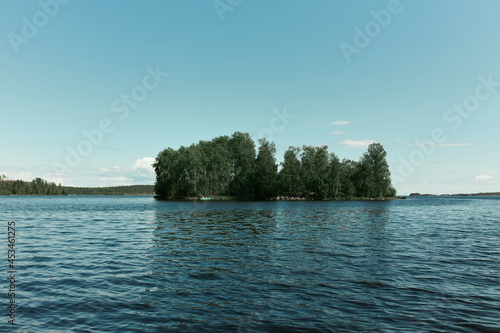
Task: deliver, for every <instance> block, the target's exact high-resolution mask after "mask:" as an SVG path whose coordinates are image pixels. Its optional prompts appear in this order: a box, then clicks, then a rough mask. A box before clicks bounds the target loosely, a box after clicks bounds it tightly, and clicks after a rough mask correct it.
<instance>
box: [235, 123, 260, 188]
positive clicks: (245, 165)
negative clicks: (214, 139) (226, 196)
mask: <svg viewBox="0 0 500 333" xmlns="http://www.w3.org/2000/svg"><path fill="white" fill-rule="evenodd" d="M229 149H230V151H231V155H232V156H231V161H232V170H231V178H232V179H231V183H230V184H229V189H230V194H231V195H235V196H242V197H246V198H249V197H251V196H252V195H253V189H252V176H253V168H254V163H255V142H254V141H253V140H252V138H251V137H250V135H249V134H248V133H241V132H236V133H234V134H233V135H232V136H231V139H230V140H229Z"/></svg>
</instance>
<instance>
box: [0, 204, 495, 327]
mask: <svg viewBox="0 0 500 333" xmlns="http://www.w3.org/2000/svg"><path fill="white" fill-rule="evenodd" d="M0 207H1V208H0V220H1V221H2V224H3V226H2V227H1V229H2V230H3V234H4V236H2V237H1V238H0V239H2V240H3V241H2V242H3V243H4V244H2V245H1V246H2V248H4V250H3V251H2V253H3V256H2V257H0V267H1V269H2V274H3V275H2V277H3V278H2V281H4V282H2V283H0V294H1V295H3V296H2V297H1V298H0V301H1V302H2V305H1V306H0V309H3V310H0V312H2V311H3V312H4V313H2V314H1V318H2V319H1V320H2V321H1V323H0V331H5V332H7V331H12V328H11V326H10V324H8V322H7V321H8V320H9V318H8V317H7V314H8V311H9V310H8V309H7V307H8V304H9V303H8V302H9V298H8V297H7V292H8V289H9V281H8V277H9V275H8V273H7V272H8V270H9V267H8V262H7V245H8V243H7V222H8V221H15V228H16V243H15V244H16V246H15V251H16V253H15V255H16V258H17V261H16V262H15V269H16V274H15V275H16V276H15V279H16V283H15V288H16V295H15V302H16V304H17V306H18V307H17V309H16V317H15V323H16V328H17V329H19V331H25V332H49V331H53V332H56V331H57V332H59V331H74V332H95V331H106V332H109V331H143V332H162V331H165V332H176V331H178V332H199V331H201V332H203V331H206V332H217V331H220V332H293V331H299V332H329V331H331V332H338V331H365V332H368V331H370V332H372V331H376V332H377V331H378V332H389V331H412V332H420V331H422V332H426V331H435V332H439V331H443V332H449V331H456V332H460V331H463V332H475V331H477V332H481V331H482V332H484V331H488V330H491V331H496V332H498V331H500V319H499V318H500V198H494V197H489V198H477V197H476V198H473V197H469V198H467V197H460V198H459V197H446V198H442V197H435V198H434V197H433V198H416V199H412V198H409V199H407V200H398V201H390V202H241V203H234V202H159V201H156V200H154V199H153V198H152V197H115V196H113V197H112V196H69V197H14V196H12V197H0Z"/></svg>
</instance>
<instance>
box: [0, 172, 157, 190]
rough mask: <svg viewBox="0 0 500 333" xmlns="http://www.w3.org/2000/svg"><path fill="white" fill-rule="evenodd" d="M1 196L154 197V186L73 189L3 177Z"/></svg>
mask: <svg viewBox="0 0 500 333" xmlns="http://www.w3.org/2000/svg"><path fill="white" fill-rule="evenodd" d="M0 195H154V186H153V185H129V186H115V187H71V186H62V185H61V184H59V185H56V184H55V183H49V182H47V181H46V180H43V179H41V178H35V179H34V180H32V181H30V182H29V181H24V180H6V177H5V175H2V176H0Z"/></svg>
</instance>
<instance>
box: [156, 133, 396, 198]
mask: <svg viewBox="0 0 500 333" xmlns="http://www.w3.org/2000/svg"><path fill="white" fill-rule="evenodd" d="M259 145H260V147H259V149H258V154H257V156H255V144H254V142H253V140H252V139H251V138H250V136H249V135H248V133H240V132H236V133H234V134H233V135H232V136H231V137H228V136H221V137H217V138H215V139H213V140H212V141H200V142H199V143H198V144H196V145H191V146H190V147H189V148H186V147H180V148H179V149H178V150H174V149H172V148H168V149H165V150H163V151H162V152H160V153H159V154H158V157H157V158H156V161H155V163H154V165H153V166H154V168H155V171H156V184H155V190H156V193H157V194H158V196H159V197H160V198H162V199H183V198H192V197H204V196H207V197H211V198H214V197H217V196H231V197H238V198H245V199H258V200H261V199H270V198H275V197H277V196H284V197H301V198H309V199H313V200H322V199H326V198H331V199H345V198H385V197H394V196H395V195H396V190H395V189H394V187H392V185H391V180H390V172H389V167H388V164H387V161H386V159H385V158H386V155H387V154H386V152H385V150H384V148H383V147H382V145H381V144H380V143H374V144H372V145H370V146H369V147H368V151H367V152H366V153H365V154H363V156H362V157H361V158H360V160H359V161H358V162H356V161H352V160H346V159H344V160H342V162H340V160H339V158H338V157H337V155H335V154H334V153H328V147H327V146H321V147H313V146H303V147H302V148H296V147H289V148H288V149H287V151H286V152H285V154H284V158H283V162H282V163H281V170H280V171H279V173H278V166H277V165H276V158H275V154H276V147H275V145H274V143H272V142H268V141H267V140H265V139H261V140H259Z"/></svg>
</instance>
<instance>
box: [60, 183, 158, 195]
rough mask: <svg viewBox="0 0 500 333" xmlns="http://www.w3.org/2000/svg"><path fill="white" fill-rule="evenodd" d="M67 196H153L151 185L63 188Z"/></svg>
mask: <svg viewBox="0 0 500 333" xmlns="http://www.w3.org/2000/svg"><path fill="white" fill-rule="evenodd" d="M63 190H64V191H66V194H69V195H154V186H153V185H127V186H111V187H63Z"/></svg>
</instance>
